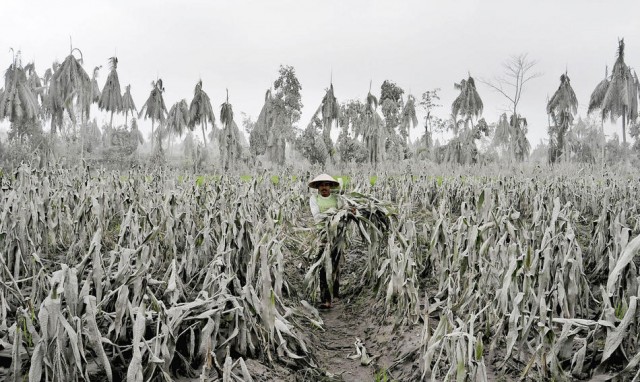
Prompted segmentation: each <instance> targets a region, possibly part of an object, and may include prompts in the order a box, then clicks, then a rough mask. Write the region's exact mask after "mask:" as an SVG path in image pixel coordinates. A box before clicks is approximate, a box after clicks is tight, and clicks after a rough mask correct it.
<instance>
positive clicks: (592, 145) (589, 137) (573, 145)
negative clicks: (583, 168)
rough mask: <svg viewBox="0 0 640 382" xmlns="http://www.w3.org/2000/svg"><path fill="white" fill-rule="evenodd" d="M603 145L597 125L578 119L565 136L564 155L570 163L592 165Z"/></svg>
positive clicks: (589, 120)
mask: <svg viewBox="0 0 640 382" xmlns="http://www.w3.org/2000/svg"><path fill="white" fill-rule="evenodd" d="M605 143H606V142H605V140H604V135H602V134H601V133H600V129H599V126H598V123H597V122H596V121H594V120H593V119H583V118H582V117H579V118H578V121H577V122H576V123H575V124H574V125H573V126H572V127H571V129H570V130H568V131H567V133H566V135H565V145H564V146H565V153H566V154H565V155H566V156H567V157H570V158H571V161H572V162H579V163H589V164H594V163H595V162H596V157H597V156H598V155H599V153H600V152H601V150H602V148H603V147H604V145H605Z"/></svg>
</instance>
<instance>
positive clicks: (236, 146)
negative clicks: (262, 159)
mask: <svg viewBox="0 0 640 382" xmlns="http://www.w3.org/2000/svg"><path fill="white" fill-rule="evenodd" d="M220 123H222V131H221V132H220V158H221V159H222V168H223V169H224V170H225V171H227V170H229V169H230V168H232V167H233V166H234V165H235V164H236V163H237V161H238V160H239V159H240V157H241V154H242V146H241V145H240V130H239V129H238V125H236V123H235V121H234V120H233V107H232V106H231V104H230V103H229V90H227V100H226V102H225V103H223V104H222V105H220Z"/></svg>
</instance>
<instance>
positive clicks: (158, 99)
mask: <svg viewBox="0 0 640 382" xmlns="http://www.w3.org/2000/svg"><path fill="white" fill-rule="evenodd" d="M162 93H164V86H163V85H162V79H161V78H159V79H158V80H157V81H153V82H151V92H150V93H149V98H147V101H146V102H145V103H144V105H142V108H141V109H140V113H138V118H140V117H142V116H144V119H147V118H151V150H153V148H154V147H155V143H154V141H157V140H158V139H160V138H161V137H162V134H155V124H156V122H160V125H161V126H162V124H163V123H164V121H165V119H166V114H167V107H166V106H165V104H164V97H163V96H162ZM161 126H160V127H159V128H161ZM159 146H160V148H159V150H161V151H162V145H159Z"/></svg>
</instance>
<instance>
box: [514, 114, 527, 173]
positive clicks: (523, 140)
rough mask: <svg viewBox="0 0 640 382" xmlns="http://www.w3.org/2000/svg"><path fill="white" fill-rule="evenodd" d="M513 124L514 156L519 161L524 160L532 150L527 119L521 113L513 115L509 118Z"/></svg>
mask: <svg viewBox="0 0 640 382" xmlns="http://www.w3.org/2000/svg"><path fill="white" fill-rule="evenodd" d="M509 125H510V126H511V144H510V146H511V149H512V150H513V151H512V153H513V158H514V159H515V160H516V161H518V162H524V160H525V159H527V158H528V157H529V153H530V152H531V144H530V143H529V139H527V132H528V130H527V128H528V123H527V119H526V118H524V117H522V116H521V115H520V114H518V115H511V118H510V120H509Z"/></svg>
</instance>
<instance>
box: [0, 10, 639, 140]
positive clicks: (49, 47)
mask: <svg viewBox="0 0 640 382" xmlns="http://www.w3.org/2000/svg"><path fill="white" fill-rule="evenodd" d="M2 10H3V14H4V15H5V17H3V20H2V22H1V23H0V67H1V68H3V69H4V68H6V67H8V66H9V64H10V63H11V54H10V53H9V48H10V47H13V48H14V49H16V50H18V49H20V50H21V51H22V57H23V63H24V64H26V63H28V62H31V61H35V64H36V69H37V71H38V73H39V74H40V75H41V76H42V75H43V74H44V71H45V70H46V68H47V67H49V66H50V65H51V63H52V62H53V61H54V60H58V61H60V62H61V61H62V60H63V59H64V58H65V56H67V55H68V54H69V36H72V39H73V46H74V47H77V48H79V49H80V50H81V51H82V53H83V55H84V67H85V70H86V71H87V73H89V75H91V71H92V70H93V67H95V66H97V65H102V70H101V72H100V76H99V79H98V82H99V83H100V85H101V86H102V85H103V84H104V81H105V79H106V77H107V74H108V61H107V60H108V58H109V57H111V56H113V55H114V54H116V55H117V56H118V60H119V64H118V74H119V78H120V84H121V86H122V89H123V90H124V87H125V86H126V85H127V84H131V88H132V94H133V98H134V101H135V103H136V106H137V107H138V109H140V107H141V106H142V104H143V103H144V101H145V100H146V98H147V97H148V95H149V91H150V90H151V81H153V80H155V79H156V78H158V77H159V78H162V80H163V82H164V86H165V89H166V93H165V103H166V104H167V108H170V107H171V105H172V104H173V103H174V102H176V101H179V100H180V99H182V98H185V99H186V100H187V102H190V101H191V98H192V97H193V90H194V87H195V84H196V82H197V81H198V79H200V78H201V79H202V81H203V87H204V90H205V91H206V92H207V93H208V94H209V96H210V97H211V100H212V104H213V106H214V109H215V112H216V118H218V116H219V110H220V104H221V103H222V102H224V94H225V88H228V89H229V96H230V102H231V103H232V105H233V108H234V112H235V114H236V116H237V117H236V122H238V124H240V122H241V120H240V113H241V112H245V113H247V114H248V115H250V116H251V117H253V118H254V119H255V118H256V117H257V115H258V113H259V112H260V108H261V106H262V103H263V102H264V93H265V90H266V89H267V88H269V87H270V86H271V85H272V83H273V81H274V80H275V79H276V78H277V71H278V67H279V65H280V64H285V65H292V66H294V67H295V69H296V73H297V75H298V79H299V80H300V83H301V85H302V102H303V104H304V106H305V107H304V109H303V114H302V119H301V121H300V126H302V127H304V126H306V124H307V123H308V121H309V119H310V118H311V114H312V113H313V112H314V111H315V109H316V108H317V106H318V105H319V103H320V102H321V100H322V96H323V94H324V91H325V89H326V88H327V87H328V85H329V80H330V76H331V73H332V72H333V84H334V87H335V94H336V97H337V98H338V101H340V102H342V101H346V100H348V99H355V98H359V99H364V97H365V96H366V94H367V91H368V87H369V81H370V80H372V81H373V87H374V94H375V95H376V96H379V94H380V85H381V84H382V82H383V81H384V80H386V79H389V80H392V81H394V82H396V83H397V84H398V85H399V86H400V87H402V88H403V89H405V91H406V92H409V91H410V92H411V94H414V95H415V96H416V97H417V98H419V97H420V94H422V92H424V91H426V90H429V89H433V88H441V89H442V90H441V93H440V94H441V104H442V105H443V107H442V108H440V109H439V110H437V111H436V112H435V114H437V115H439V116H441V117H443V118H444V117H446V116H447V115H448V114H449V113H450V110H451V103H452V102H453V100H454V99H455V97H456V96H457V91H456V90H454V88H453V84H454V83H456V82H459V81H460V80H461V79H463V78H466V76H467V73H471V75H472V76H473V77H474V78H484V79H491V78H493V77H495V76H497V75H500V74H501V73H502V66H501V65H502V63H503V62H504V61H505V60H506V59H508V58H509V57H510V56H512V55H517V54H520V53H527V54H528V57H529V58H531V59H534V60H536V61H537V62H538V64H537V65H536V67H535V70H536V71H538V72H541V73H542V76H541V77H540V78H537V79H535V80H532V81H531V82H530V83H528V84H527V86H526V88H525V92H524V95H523V97H522V101H521V107H520V110H521V114H522V115H523V116H525V117H526V118H527V119H528V121H529V134H528V136H529V140H530V141H531V143H532V146H535V145H536V144H537V143H538V142H539V141H540V140H541V139H543V138H546V135H547V133H546V129H547V127H546V126H547V115H546V113H545V105H546V98H547V95H551V94H553V92H554V91H555V90H556V88H557V87H558V85H559V77H560V75H561V74H562V73H563V72H564V71H565V69H567V70H568V73H569V76H570V78H571V84H572V86H573V89H574V90H575V92H576V95H577V96H578V100H579V102H580V107H579V113H580V114H582V115H584V114H586V107H587V104H588V101H589V95H590V94H591V91H592V90H593V89H594V87H595V86H596V85H597V83H598V82H599V81H601V80H602V79H603V77H604V71H605V65H609V68H611V66H612V65H613V62H614V60H615V54H616V49H617V45H618V43H617V41H618V37H624V38H625V43H626V50H625V53H626V54H625V60H626V62H627V64H629V65H630V66H632V67H634V68H636V70H639V71H640V69H638V67H640V1H638V0H616V1H614V2H610V1H596V0H570V1H569V0H553V1H552V0H535V1H533V0H531V1H513V0H484V1H471V0H459V1H425V0H422V1H370V0H366V1H365V0H348V1H347V0H324V1H301V0H277V1H272V0H268V1H267V0H254V1H241V0H234V1H231V0H228V1H158V0H155V1H151V0H142V1H140V0H135V1H132V0H128V1H122V0H114V1H88V0H82V1H81V0H77V1H67V0H60V1H50V0H37V1H31V0H9V1H7V0H4V1H2ZM476 83H477V88H478V92H479V93H480V96H481V97H482V100H483V102H484V106H485V108H484V114H483V116H484V117H485V119H486V120H487V122H494V121H496V120H497V119H498V116H499V114H501V113H502V112H503V111H504V110H505V109H506V108H507V106H508V103H507V101H506V99H504V98H503V97H502V96H500V95H499V94H497V93H495V92H494V91H492V90H491V89H489V88H488V87H487V86H485V85H483V84H481V83H479V82H476ZM421 114H422V113H421ZM93 116H95V117H97V118H98V121H99V122H100V123H102V122H103V121H108V116H107V114H106V113H96V112H94V114H93ZM93 116H92V117H93ZM123 121H124V117H114V122H115V123H123ZM421 124H422V121H421ZM142 125H143V127H144V128H147V127H149V129H150V122H147V123H142ZM614 131H620V127H619V124H618V125H616V126H613V125H611V126H607V133H612V132H614ZM421 132H422V128H421V127H420V128H419V129H417V130H416V131H414V132H412V137H414V138H415V137H417V136H419V134H420V133H421Z"/></svg>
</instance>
